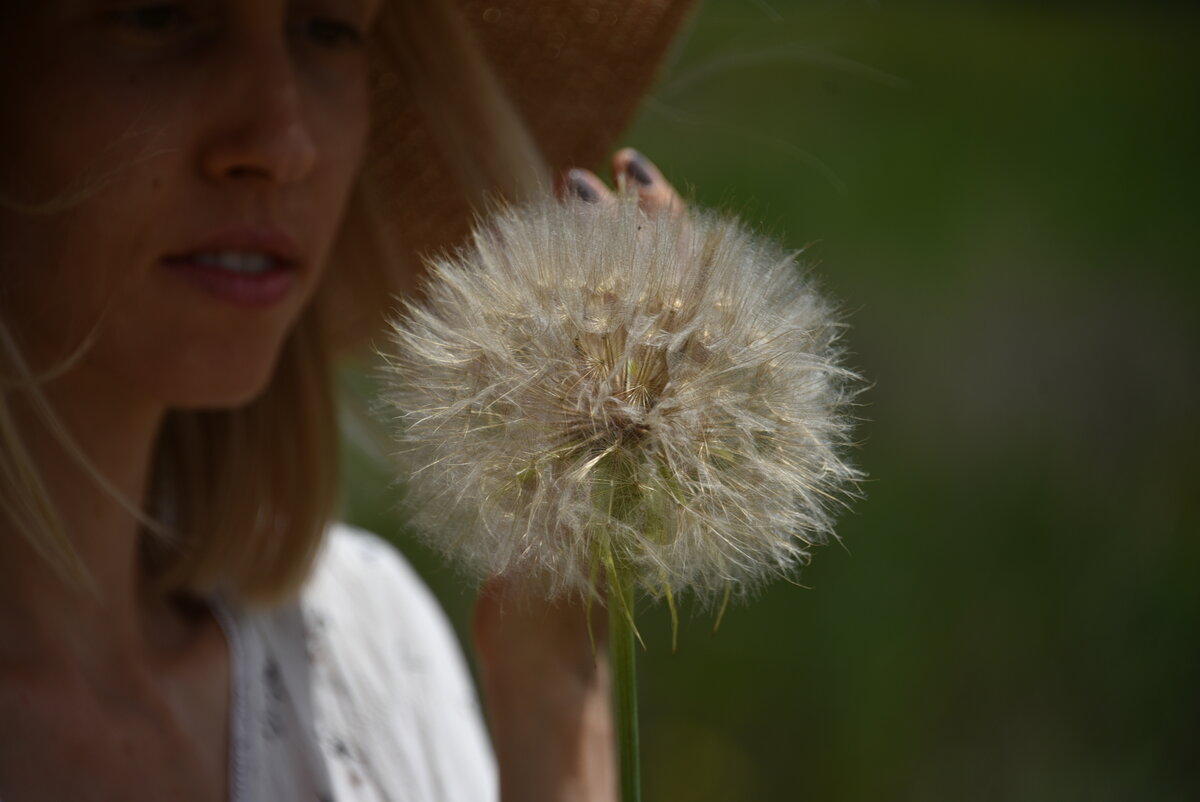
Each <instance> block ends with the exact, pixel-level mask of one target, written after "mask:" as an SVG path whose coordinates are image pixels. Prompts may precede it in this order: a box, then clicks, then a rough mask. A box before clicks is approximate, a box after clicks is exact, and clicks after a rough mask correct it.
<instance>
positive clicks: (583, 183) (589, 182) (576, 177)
mask: <svg viewBox="0 0 1200 802" xmlns="http://www.w3.org/2000/svg"><path fill="white" fill-rule="evenodd" d="M603 189H604V185H603V183H602V182H601V181H600V179H599V178H598V177H597V176H596V175H595V174H594V173H592V172H591V171H590V170H584V169H581V168H579V167H572V168H571V169H570V170H567V171H566V172H565V173H563V174H562V176H561V177H560V179H559V184H558V196H559V197H560V198H563V199H566V198H578V199H579V200H581V201H584V202H585V203H599V202H600V201H601V200H603V199H604V192H603Z"/></svg>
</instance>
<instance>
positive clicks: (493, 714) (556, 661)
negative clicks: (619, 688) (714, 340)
mask: <svg viewBox="0 0 1200 802" xmlns="http://www.w3.org/2000/svg"><path fill="white" fill-rule="evenodd" d="M612 171H613V177H614V183H615V184H616V185H617V187H618V189H619V191H623V192H636V193H637V195H638V205H639V206H640V207H641V208H642V210H643V211H645V212H646V213H647V214H650V215H656V214H662V213H667V214H672V215H682V214H684V204H683V200H682V199H681V198H680V196H679V194H678V193H677V192H676V191H675V189H674V188H673V187H672V186H671V185H670V184H668V183H667V181H666V180H665V179H664V178H663V176H662V173H660V172H659V171H658V168H656V167H655V166H654V165H653V164H652V163H650V161H649V160H647V159H646V158H645V157H644V156H642V155H641V154H639V153H638V152H637V151H635V150H633V149H632V148H625V149H623V150H620V151H618V152H617V153H616V154H615V155H614V156H613V159H612ZM558 191H559V194H560V195H561V196H567V195H573V196H575V197H578V198H581V199H583V200H585V201H588V202H592V203H602V204H612V203H615V202H616V195H615V194H614V193H613V191H612V190H611V189H609V188H608V187H607V186H605V184H604V182H602V181H601V180H600V179H599V178H598V177H597V176H596V175H595V174H594V173H591V172H589V171H587V170H581V169H573V170H569V171H567V172H566V173H565V174H564V175H563V176H562V177H561V179H560V181H559V184H558ZM684 223H685V224H686V220H685V221H684ZM588 617H589V613H588V610H587V606H586V605H585V604H584V603H583V602H582V601H580V600H557V601H549V602H548V601H545V600H542V599H539V598H536V597H534V596H532V595H530V594H529V593H528V592H527V589H526V588H525V587H524V586H523V585H522V584H521V582H520V580H519V579H516V578H511V577H494V578H492V579H490V580H488V582H486V583H485V584H484V586H483V588H482V589H481V591H480V594H479V599H478V601H477V602H476V606H475V616H474V621H473V636H474V640H475V648H476V651H477V653H478V655H479V658H480V663H481V679H482V683H483V694H484V698H485V700H486V703H487V707H488V712H489V718H490V721H491V727H492V740H493V743H494V745H495V749H496V756H497V759H498V762H499V764H500V797H501V799H502V800H504V802H615V800H616V799H617V797H618V792H617V785H618V783H617V767H616V757H615V754H616V752H615V743H614V737H615V735H614V730H613V719H612V709H611V700H610V692H609V689H610V680H609V667H608V659H607V650H606V645H607V638H606V635H607V628H608V627H607V624H608V614H607V612H606V610H605V609H604V607H603V606H602V605H601V604H600V603H599V602H593V604H592V609H591V611H590V618H591V627H592V636H594V638H595V643H594V648H593V640H592V636H589V634H588Z"/></svg>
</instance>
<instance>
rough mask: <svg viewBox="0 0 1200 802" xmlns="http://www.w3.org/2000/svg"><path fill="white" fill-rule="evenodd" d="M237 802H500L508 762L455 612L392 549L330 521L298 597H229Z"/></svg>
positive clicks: (223, 610) (218, 611) (222, 611)
mask: <svg viewBox="0 0 1200 802" xmlns="http://www.w3.org/2000/svg"><path fill="white" fill-rule="evenodd" d="M213 610H214V613H215V615H216V616H217V619H218V621H220V623H221V626H222V627H223V629H224V630H225V635H226V638H227V639H228V641H229V646H230V659H231V666H232V669H231V680H232V686H233V692H232V705H231V713H230V716H231V747H230V780H229V781H230V800H231V802H279V800H289V802H333V800H337V802H385V801H386V802H489V800H495V799H497V797H498V795H499V791H498V788H497V778H496V766H495V761H494V758H493V756H492V752H491V747H490V745H489V742H488V739H487V735H486V731H485V728H484V725H483V720H482V716H481V713H480V710H479V704H478V701H477V697H476V694H475V690H474V687H473V685H472V683H471V680H470V675H469V673H468V672H467V668H466V664H465V662H464V660H463V655H462V652H461V650H460V648H459V644H458V641H457V639H456V638H455V635H454V632H453V630H452V629H451V628H450V626H449V624H448V622H447V621H446V617H445V615H444V613H443V612H442V610H441V607H440V606H439V605H438V603H437V601H436V600H435V599H434V597H433V595H432V594H431V593H430V591H429V589H428V588H427V587H426V586H425V585H424V583H422V582H421V580H420V578H418V576H417V574H416V572H415V571H413V569H412V568H411V567H410V566H409V565H408V563H407V562H405V560H404V559H403V558H402V557H401V556H400V555H399V554H398V553H397V552H396V550H395V549H393V548H392V547H391V546H389V545H388V544H387V543H385V542H384V541H382V540H380V539H379V538H377V537H375V536H373V535H370V534H368V533H366V532H363V531H360V530H356V529H352V528H350V527H348V526H345V525H343V524H335V525H333V526H331V528H330V530H329V532H328V533H327V536H326V540H325V545H324V547H323V551H322V554H321V556H320V558H319V559H318V563H317V567H316V570H315V573H314V575H313V576H312V578H311V579H310V580H309V582H308V583H307V585H306V587H305V589H304V591H303V592H302V593H301V595H300V598H299V600H298V601H297V602H296V603H294V604H290V605H287V606H284V607H281V608H277V609H274V610H266V611H257V610H248V609H244V608H240V607H238V606H236V605H233V604H231V603H229V602H228V601H224V600H222V599H217V600H215V601H214V603H213Z"/></svg>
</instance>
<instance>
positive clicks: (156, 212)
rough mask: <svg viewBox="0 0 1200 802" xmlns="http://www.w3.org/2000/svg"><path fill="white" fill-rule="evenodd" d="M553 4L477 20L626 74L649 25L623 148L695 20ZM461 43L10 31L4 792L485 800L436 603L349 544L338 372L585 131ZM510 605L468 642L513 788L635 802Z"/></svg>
mask: <svg viewBox="0 0 1200 802" xmlns="http://www.w3.org/2000/svg"><path fill="white" fill-rule="evenodd" d="M542 11H543V12H545V13H542V14H541V16H540V17H534V16H533V14H532V12H531V11H528V10H526V11H520V10H518V9H516V8H515V5H514V8H511V9H510V8H504V7H502V6H497V5H496V4H494V3H493V4H488V8H487V9H482V10H481V9H473V8H470V7H467V8H466V11H465V12H464V13H465V14H478V15H479V18H480V19H482V20H483V22H484V23H488V24H493V25H494V26H496V33H495V35H494V37H493V38H492V39H490V40H488V41H490V47H491V48H492V50H493V55H494V54H495V51H497V50H499V51H500V52H501V53H503V52H506V51H505V48H507V52H508V53H509V54H511V55H514V56H515V55H518V54H519V53H518V50H516V49H514V48H517V47H518V46H517V45H514V44H511V43H512V42H514V41H518V40H517V39H514V38H513V37H514V36H517V37H524V38H523V39H522V40H520V41H523V42H524V44H523V46H521V48H520V53H524V52H525V51H526V50H528V51H529V52H534V53H536V54H537V55H538V57H541V58H545V57H547V54H551V55H553V48H555V47H558V48H559V49H560V50H561V49H562V47H563V43H564V42H570V41H572V40H571V37H570V36H565V37H564V35H563V34H562V31H563V30H567V31H569V32H571V33H572V35H574V32H575V31H576V30H577V28H576V27H571V26H583V25H591V26H593V28H594V32H593V33H592V34H591V35H593V36H594V37H595V41H604V42H606V43H608V44H607V45H606V46H607V47H609V48H610V56H611V55H614V53H613V52H611V51H612V49H613V47H614V45H613V44H612V43H613V42H614V41H616V40H615V38H614V37H613V36H612V35H611V34H612V31H613V30H616V29H618V28H622V29H624V30H626V31H629V30H631V26H630V25H628V24H627V23H628V20H629V19H635V20H638V21H639V23H640V24H645V25H649V26H650V27H651V28H652V30H653V32H654V36H652V37H650V38H649V39H646V38H645V37H643V40H645V41H649V42H650V43H651V46H648V47H647V48H646V50H645V52H643V53H641V54H639V56H638V58H637V63H638V64H639V65H640V67H639V70H640V72H639V73H638V79H637V80H636V81H632V82H630V83H629V84H627V88H626V89H625V90H624V95H623V96H621V97H620V98H619V102H617V101H616V100H615V99H613V98H616V96H615V95H614V96H613V98H610V100H609V101H602V100H601V99H600V93H597V95H596V98H597V99H596V101H595V102H596V105H597V106H599V107H604V104H605V103H606V102H607V104H608V109H609V110H612V113H613V114H614V115H615V122H614V126H618V125H619V124H620V117H621V115H623V114H627V113H628V110H629V108H631V103H630V100H631V96H632V95H635V94H636V93H637V91H638V90H637V87H639V86H644V84H645V81H646V80H647V79H648V76H649V68H650V66H651V65H652V64H653V62H654V60H655V58H656V57H657V55H658V54H659V53H661V50H662V47H663V46H664V45H665V42H666V40H667V36H668V34H669V32H670V31H671V30H672V29H673V28H674V27H675V26H676V25H677V23H678V21H679V18H680V15H681V13H682V12H681V11H680V9H679V6H678V4H677V5H676V6H675V7H670V8H669V7H666V6H664V5H663V4H661V3H651V4H647V6H646V7H645V8H635V9H633V12H636V14H637V16H632V17H631V16H629V15H630V13H631V12H630V10H629V9H626V10H624V11H621V12H620V14H624V15H625V16H621V15H620V14H617V15H615V16H614V13H615V12H614V11H613V9H605V8H601V7H600V6H590V7H589V8H588V9H581V10H578V12H577V13H578V18H577V19H565V18H556V19H553V20H550V22H547V21H546V19H547V14H550V15H551V16H552V15H553V14H554V13H559V12H558V11H550V10H547V9H542ZM593 11H594V12H596V13H595V16H593V15H592V12H593ZM522 13H524V14H526V15H527V17H526V18H525V19H526V23H527V24H524V25H522V24H515V27H514V23H513V20H512V19H511V18H510V17H512V16H513V15H517V17H519V15H520V14H522ZM573 13H575V12H573ZM506 15H508V16H506ZM530 19H533V20H535V21H536V20H541V23H540V25H541V27H538V26H537V25H535V24H533V23H529V22H528V20H530ZM455 20H456V16H455V13H454V9H452V8H448V7H444V6H443V5H442V4H437V3H421V4H417V3H402V2H390V3H389V2H387V0H184V2H172V3H145V2H142V3H138V2H121V0H49V1H48V2H44V3H36V4H35V3H25V4H14V7H13V8H12V9H9V11H8V19H7V20H6V24H5V26H4V28H3V32H2V33H0V37H2V38H3V41H2V42H0V53H2V54H3V55H2V56H0V58H3V59H4V60H5V64H4V70H3V73H2V75H3V79H2V84H3V85H2V88H0V108H2V109H3V113H4V119H5V120H6V122H7V124H6V125H5V127H4V131H3V133H2V134H0V139H2V143H0V159H3V173H2V179H0V194H2V200H3V210H2V212H0V249H2V258H3V260H4V262H3V267H2V270H3V283H2V292H0V316H2V317H0V323H2V325H3V328H2V329H0V346H2V356H0V359H2V362H0V365H2V366H3V376H4V380H5V394H4V402H3V407H2V408H0V441H2V443H3V446H2V449H3V453H2V454H0V476H2V477H3V478H2V479H0V483H2V485H3V486H2V488H0V493H2V495H0V499H2V501H3V507H2V509H0V722H3V724H2V725H0V799H3V800H5V802H27V801H29V800H62V799H73V800H86V799H122V800H139V799H146V800H151V799H153V800H162V799H171V800H223V799H232V800H236V802H247V801H248V800H258V799H263V800H268V799H269V800H277V799H278V800H282V799H289V800H291V799H332V798H335V797H336V798H338V799H342V800H345V799H438V800H459V799H461V800H479V799H487V798H491V797H494V796H495V794H496V786H497V777H496V772H495V768H494V767H493V764H492V755H491V752H490V751H489V749H488V747H487V746H486V742H485V737H484V735H483V732H482V725H481V723H480V717H479V715H478V713H477V711H476V710H475V709H474V702H473V699H474V696H473V691H472V690H471V689H470V688H469V685H468V680H467V675H466V672H465V670H464V668H463V665H462V660H461V655H460V654H459V653H458V651H457V646H456V645H455V644H454V643H453V639H452V635H451V634H450V632H449V629H448V627H447V626H446V624H445V621H444V619H443V618H442V617H441V614H440V611H438V610H437V608H436V605H435V604H434V603H433V602H432V600H431V597H430V596H429V594H428V592H427V591H426V590H425V589H424V588H423V586H421V585H420V583H419V581H418V580H416V579H415V577H414V576H413V575H412V573H411V571H410V569H408V568H407V566H406V565H405V564H404V563H403V562H402V561H401V560H400V559H399V557H398V556H397V555H395V554H394V552H392V551H390V549H389V548H388V547H386V546H384V545H383V544H382V543H381V542H380V541H378V540H377V539H375V538H373V537H372V536H368V535H365V534H363V533H357V532H352V531H350V530H348V529H347V528H345V527H342V526H337V525H334V526H332V527H329V526H327V521H328V520H329V516H330V514H331V509H332V506H333V499H334V486H335V485H334V482H335V479H336V470H335V467H334V462H335V460H334V455H335V453H336V434H335V430H334V428H333V424H332V421H333V412H334V405H333V400H332V394H331V388H330V379H329V371H328V358H329V351H330V350H331V348H332V347H333V346H334V345H337V344H340V343H341V342H342V341H344V340H345V339H346V338H347V336H348V335H349V334H350V333H353V332H358V331H360V330H363V329H364V328H368V327H369V324H370V323H371V322H373V321H374V320H376V319H377V318H376V315H375V312H376V311H378V310H377V309H373V308H372V307H371V305H370V304H369V303H367V302H365V301H364V298H367V297H370V298H371V299H373V300H376V301H378V299H379V298H384V297H388V296H387V292H388V291H390V290H392V289H394V288H396V287H409V286H412V285H413V282H414V279H415V272H416V271H415V269H414V268H413V267H412V265H414V264H416V262H415V260H414V259H413V258H412V257H411V254H412V253H413V252H414V251H417V250H420V249H421V248H425V247H430V246H435V245H440V244H446V243H447V242H449V241H450V238H451V236H452V235H453V233H455V232H457V231H461V228H462V226H463V223H464V216H463V209H465V203H464V200H470V199H472V198H478V197H479V196H481V195H482V194H484V193H488V192H500V193H502V194H507V195H510V196H514V197H516V196H520V195H521V194H522V193H525V192H532V191H536V190H537V187H538V186H539V185H542V184H544V183H545V182H546V168H544V167H541V166H540V165H541V159H540V157H539V155H538V152H537V151H538V149H539V147H541V148H544V149H545V150H546V151H547V152H550V153H551V155H552V157H553V159H552V163H554V164H560V165H565V164H567V163H568V162H569V161H570V157H571V154H570V152H568V151H564V152H560V153H558V154H557V155H555V154H554V152H553V148H554V144H553V142H551V141H550V140H549V139H548V138H547V137H545V136H542V137H540V138H539V137H537V136H536V131H537V129H538V125H539V124H540V125H542V126H543V129H542V130H545V129H546V127H549V128H550V129H553V128H554V127H562V123H561V120H556V119H555V115H556V114H560V115H561V109H559V108H558V107H557V106H554V107H552V106H551V104H548V103H543V104H542V105H543V106H544V107H545V109H546V111H545V113H544V114H543V115H542V117H537V116H534V115H537V114H538V113H539V108H538V107H537V106H536V101H537V98H538V95H537V92H536V91H532V90H531V92H530V93H527V94H526V95H524V96H523V97H524V102H526V103H528V102H530V98H533V102H534V103H535V107H534V108H532V109H531V117H530V120H531V123H533V127H534V129H535V135H534V136H531V135H530V134H528V133H527V132H525V131H524V129H523V128H522V126H521V124H520V123H519V122H518V118H517V117H516V115H514V114H513V113H512V111H511V109H508V108H507V107H505V105H504V103H503V101H501V100H499V99H498V98H497V95H496V93H495V91H494V90H495V87H496V79H495V77H494V76H493V75H492V74H491V73H490V72H489V71H488V70H487V68H486V67H484V66H483V60H482V59H481V58H480V57H479V54H478V52H477V51H476V50H475V49H474V47H473V45H472V44H471V42H470V40H469V38H468V37H467V36H466V34H464V30H463V28H462V27H461V25H460V24H459V23H457V22H456V21H455ZM517 22H518V23H520V19H518V20H517ZM506 25H507V27H505V26H506ZM555 26H558V27H557V28H556V27H555ZM563 26H568V27H566V28H564V27H563ZM604 26H608V28H607V29H606V28H605V27H604ZM514 32H515V33H514ZM485 35H486V31H485ZM506 37H508V38H507V39H506ZM626 39H627V41H629V42H633V43H637V42H638V41H639V40H638V39H637V37H635V36H630V37H626ZM506 42H508V43H509V44H505V43H506ZM517 60H519V59H517ZM534 72H536V71H534ZM510 74H515V73H510ZM532 74H533V73H529V75H532ZM570 74H571V73H570V71H569V70H567V71H563V72H562V73H561V74H558V75H556V76H554V77H555V78H556V79H557V80H560V81H561V80H564V79H565V78H566V77H568V76H569V75H570ZM629 87H632V88H629ZM521 97H522V96H518V100H519V101H520V100H521ZM415 117H416V118H420V121H421V125H420V126H413V125H411V124H410V123H411V120H412V119H413V118H415ZM576 127H578V125H577V126H576ZM402 132H403V133H404V136H401V135H400V134H401V133H402ZM422 137H424V139H422ZM602 140H604V136H603V135H600V136H592V139H591V142H592V144H591V145H590V147H592V148H594V147H595V146H596V143H597V142H599V141H602ZM427 142H429V143H433V144H435V145H436V147H437V153H436V154H435V155H431V154H430V153H427V152H425V151H424V150H423V148H424V143H427ZM576 152H587V148H579V147H576ZM431 164H433V167H432V168H431V167H430V165H431ZM614 169H615V170H616V171H617V172H619V173H622V174H625V175H627V176H628V177H629V178H630V183H631V184H632V185H636V186H638V187H639V191H640V192H641V194H642V201H643V204H644V206H645V207H646V208H647V209H649V210H652V211H653V210H656V209H660V208H666V207H668V206H670V205H672V204H674V203H677V197H676V196H675V194H674V192H673V190H671V189H670V187H669V186H668V185H667V184H666V183H665V182H664V181H663V180H662V177H661V176H660V175H659V174H658V173H657V172H656V171H655V170H654V169H653V167H651V166H650V165H649V164H648V163H646V162H644V161H642V160H640V159H639V158H638V157H637V156H636V154H633V153H632V152H628V151H625V152H622V153H619V154H618V155H617V156H616V157H615V158H614ZM439 171H448V172H449V173H450V174H451V175H452V176H453V177H454V181H455V182H456V186H461V187H462V188H463V190H462V191H460V192H457V193H455V192H451V191H447V190H446V189H445V188H444V187H442V186H439V185H438V183H437V182H438V181H439V180H440V181H442V182H443V183H444V182H445V178H444V177H443V178H442V179H438V178H436V176H437V175H438V173H439ZM431 176H433V178H431ZM562 183H563V185H564V186H565V187H566V188H567V189H568V190H569V191H573V192H575V193H576V194H579V195H580V196H582V197H584V198H585V199H589V200H594V201H602V200H604V199H605V198H606V197H607V196H608V195H609V192H608V190H607V189H605V187H604V186H603V184H602V183H601V182H600V181H599V180H598V179H597V178H596V177H595V176H594V175H592V174H590V173H586V172H584V171H578V170H573V171H571V172H570V173H569V174H568V175H567V177H566V179H565V180H564V181H563V182H562ZM431 187H432V189H431ZM416 193H425V194H424V195H420V194H416ZM385 266H386V267H387V270H385V269H384V268H385ZM388 270H390V271H391V272H387V271H388ZM376 306H378V304H376ZM519 597H520V588H518V587H513V586H512V585H511V584H510V583H507V582H505V581H503V580H494V581H492V582H490V583H488V585H487V586H486V587H485V589H484V592H483V593H482V594H481V598H480V601H479V604H478V606H477V611H476V618H475V639H476V643H477V647H478V649H479V654H480V657H481V661H482V674H483V677H484V683H485V687H484V689H483V690H484V692H485V693H484V695H485V698H486V699H487V701H488V705H489V712H490V719H491V725H492V730H493V742H494V746H495V756H496V758H498V764H499V772H498V785H499V788H500V793H501V795H502V797H503V798H505V799H526V800H534V799H608V798H612V797H613V795H614V791H613V778H612V765H611V763H612V757H611V750H610V747H609V741H610V734H609V730H608V727H609V723H608V712H607V701H606V694H607V685H606V677H605V669H604V665H603V662H602V661H601V663H600V664H599V665H596V664H595V663H594V662H593V660H592V654H591V650H590V646H589V645H588V638H587V635H586V631H585V629H584V626H583V616H582V613H581V611H580V610H579V609H577V608H575V607H572V606H570V605H559V606H551V607H549V608H537V607H534V606H532V605H529V604H525V603H521V602H520V601H519Z"/></svg>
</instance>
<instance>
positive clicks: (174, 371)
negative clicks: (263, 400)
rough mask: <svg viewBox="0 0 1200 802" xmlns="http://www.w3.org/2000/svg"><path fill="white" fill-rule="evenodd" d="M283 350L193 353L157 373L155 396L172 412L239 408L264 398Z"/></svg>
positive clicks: (154, 379) (152, 380)
mask: <svg viewBox="0 0 1200 802" xmlns="http://www.w3.org/2000/svg"><path fill="white" fill-rule="evenodd" d="M281 350H282V349H281V348H262V349H250V350H244V349H219V350H217V351H215V352H209V353H192V354H190V355H189V356H190V358H189V359H181V360H179V361H177V362H175V363H174V364H172V365H169V366H163V367H162V369H160V370H157V371H154V372H153V374H152V375H151V376H148V377H147V379H148V380H149V382H150V383H151V385H152V388H151V389H150V392H151V394H153V395H154V396H156V397H157V398H159V399H161V400H162V402H163V403H164V405H165V406H167V407H169V408H172V409H191V410H219V409H236V408H237V407H242V406H245V405H247V404H250V403H252V402H254V401H255V400H257V399H258V398H260V397H261V396H262V395H263V394H264V393H265V392H266V391H267V388H269V387H270V386H271V382H272V381H273V380H274V378H275V373H276V369H277V365H278V362H279V354H280V351H281Z"/></svg>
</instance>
